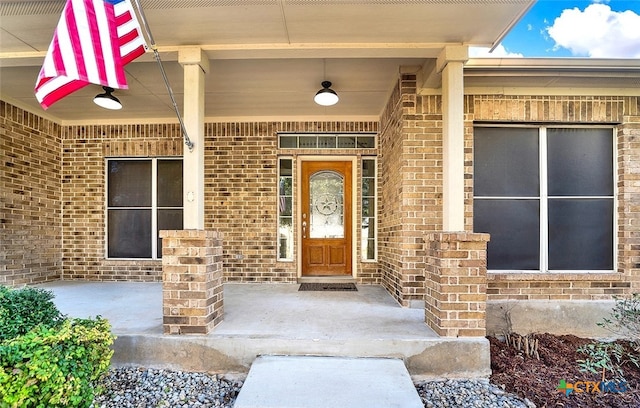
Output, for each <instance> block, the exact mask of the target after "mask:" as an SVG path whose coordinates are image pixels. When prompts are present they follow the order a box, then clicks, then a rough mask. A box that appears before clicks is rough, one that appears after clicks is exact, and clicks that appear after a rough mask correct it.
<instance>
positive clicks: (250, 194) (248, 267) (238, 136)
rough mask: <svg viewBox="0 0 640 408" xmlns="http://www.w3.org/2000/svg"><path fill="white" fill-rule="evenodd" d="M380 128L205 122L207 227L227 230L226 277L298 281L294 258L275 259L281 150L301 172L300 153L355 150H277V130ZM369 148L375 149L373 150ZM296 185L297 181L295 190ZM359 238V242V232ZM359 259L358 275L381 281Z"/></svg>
mask: <svg viewBox="0 0 640 408" xmlns="http://www.w3.org/2000/svg"><path fill="white" fill-rule="evenodd" d="M377 130H378V123H377V122H258V123H208V124H206V125H205V135H206V146H205V149H206V153H205V196H206V202H205V228H206V229H211V230H215V231H220V232H222V233H223V234H224V237H225V238H224V256H223V260H224V270H225V280H226V281H231V282H295V281H296V279H297V265H296V263H295V262H290V261H277V259H276V238H277V237H276V232H277V216H278V213H277V210H278V207H277V194H278V190H277V188H278V180H277V177H278V172H277V165H278V157H279V155H282V156H286V157H292V158H293V159H294V174H296V171H297V169H296V168H295V158H296V156H298V155H354V151H353V150H344V151H342V150H336V149H332V150H330V151H329V150H298V149H287V150H281V151H278V149H277V145H278V144H277V133H278V132H300V133H304V132H319V133H320V132H333V133H339V132H376V131H377ZM368 153H375V150H373V151H371V152H368ZM354 170H355V171H358V172H359V171H360V170H359V169H354ZM294 183H295V177H294ZM358 188H360V187H358ZM295 189H296V185H295V184H294V191H295ZM294 207H295V206H294ZM294 211H295V209H294ZM358 216H359V215H358ZM296 217H297V214H296V213H294V219H296ZM295 228H296V226H295V223H294V234H296V233H297V230H296V229H295ZM356 242H360V241H359V237H357V238H356ZM358 253H359V248H358ZM296 257H297V245H294V259H296ZM357 260H358V261H357V262H358V266H357V267H358V273H359V275H358V280H359V281H360V282H366V283H376V282H379V280H380V278H379V273H378V268H377V263H372V262H361V261H360V256H359V255H358V257H357Z"/></svg>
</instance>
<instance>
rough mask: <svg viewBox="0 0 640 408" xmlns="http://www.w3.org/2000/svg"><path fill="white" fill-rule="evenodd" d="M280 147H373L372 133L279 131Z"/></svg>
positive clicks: (374, 139) (374, 143) (373, 136)
mask: <svg viewBox="0 0 640 408" xmlns="http://www.w3.org/2000/svg"><path fill="white" fill-rule="evenodd" d="M278 147H279V148H280V149H375V147H376V135H375V134H374V133H335V134H334V133H279V134H278Z"/></svg>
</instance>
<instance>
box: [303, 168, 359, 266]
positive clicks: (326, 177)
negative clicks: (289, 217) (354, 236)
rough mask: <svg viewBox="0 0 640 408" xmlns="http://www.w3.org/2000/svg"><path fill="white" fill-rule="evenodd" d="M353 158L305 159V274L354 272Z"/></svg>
mask: <svg viewBox="0 0 640 408" xmlns="http://www.w3.org/2000/svg"><path fill="white" fill-rule="evenodd" d="M351 167H352V166H351V162H350V161H329V162H320V161H303V162H302V181H301V189H302V211H301V224H302V225H301V232H302V276H344V275H349V276H350V275H351Z"/></svg>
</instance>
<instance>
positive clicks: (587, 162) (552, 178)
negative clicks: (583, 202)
mask: <svg viewBox="0 0 640 408" xmlns="http://www.w3.org/2000/svg"><path fill="white" fill-rule="evenodd" d="M612 137H613V135H612V132H611V129H548V130H547V151H548V154H547V157H548V159H547V160H548V173H547V174H548V180H549V186H548V189H549V195H550V196H612V195H613V181H612V180H613V139H612Z"/></svg>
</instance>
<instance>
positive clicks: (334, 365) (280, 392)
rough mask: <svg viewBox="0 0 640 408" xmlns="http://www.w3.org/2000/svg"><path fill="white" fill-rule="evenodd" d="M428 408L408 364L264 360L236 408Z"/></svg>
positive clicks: (290, 358)
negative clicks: (413, 380) (413, 379)
mask: <svg viewBox="0 0 640 408" xmlns="http://www.w3.org/2000/svg"><path fill="white" fill-rule="evenodd" d="M328 407H332V408H334V407H348V408H359V407H362V408H383V407H384V408H393V407H398V408H423V407H424V405H423V404H422V401H421V400H420V396H419V395H418V392H417V391H416V389H415V386H414V385H413V382H412V381H411V377H410V376H409V372H408V371H407V369H406V367H405V366H404V363H403V362H402V360H399V359H391V358H344V357H312V356H260V357H258V358H256V360H255V361H254V362H253V364H252V365H251V369H250V370H249V374H248V375H247V378H246V380H245V382H244V385H243V386H242V389H241V390H240V394H239V395H238V398H237V400H236V403H235V405H234V408H328Z"/></svg>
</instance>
